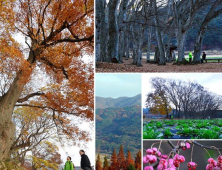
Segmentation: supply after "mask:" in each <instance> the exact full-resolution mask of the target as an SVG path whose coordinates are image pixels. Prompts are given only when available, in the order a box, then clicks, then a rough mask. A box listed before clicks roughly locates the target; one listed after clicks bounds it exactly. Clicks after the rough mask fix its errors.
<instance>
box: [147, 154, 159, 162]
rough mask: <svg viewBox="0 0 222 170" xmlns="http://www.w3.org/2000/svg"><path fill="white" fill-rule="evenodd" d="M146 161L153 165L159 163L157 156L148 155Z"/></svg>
mask: <svg viewBox="0 0 222 170" xmlns="http://www.w3.org/2000/svg"><path fill="white" fill-rule="evenodd" d="M146 159H148V160H149V162H150V163H151V164H152V163H154V162H156V161H157V157H156V156H155V155H146Z"/></svg>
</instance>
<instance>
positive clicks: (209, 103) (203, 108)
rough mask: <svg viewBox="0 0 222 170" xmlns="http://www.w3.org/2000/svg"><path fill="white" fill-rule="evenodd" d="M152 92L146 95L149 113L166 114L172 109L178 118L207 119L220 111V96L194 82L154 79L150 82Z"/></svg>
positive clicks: (221, 102) (221, 99) (221, 100)
mask: <svg viewBox="0 0 222 170" xmlns="http://www.w3.org/2000/svg"><path fill="white" fill-rule="evenodd" d="M150 82H151V85H152V87H153V89H154V91H152V92H150V93H149V94H148V95H147V99H146V106H147V107H149V108H150V112H151V113H155V114H159V113H161V114H163V115H165V114H166V117H167V118H168V117H169V113H170V112H171V111H172V110H173V109H174V113H173V114H174V115H175V116H177V117H178V118H181V117H185V118H195V117H198V118H207V117H208V116H212V114H214V113H215V111H217V110H219V109H222V96H221V95H217V94H215V93H212V92H210V91H208V90H206V89H205V88H204V87H203V86H201V85H200V84H198V83H194V82H190V81H189V82H185V81H181V80H174V79H167V78H160V77H155V78H152V79H151V80H150Z"/></svg>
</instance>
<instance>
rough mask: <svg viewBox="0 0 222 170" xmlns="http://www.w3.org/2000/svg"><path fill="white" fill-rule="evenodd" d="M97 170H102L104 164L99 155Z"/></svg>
mask: <svg viewBox="0 0 222 170" xmlns="http://www.w3.org/2000/svg"><path fill="white" fill-rule="evenodd" d="M96 169H98V170H102V169H103V168H102V162H101V160H100V155H99V154H98V156H97V159H96Z"/></svg>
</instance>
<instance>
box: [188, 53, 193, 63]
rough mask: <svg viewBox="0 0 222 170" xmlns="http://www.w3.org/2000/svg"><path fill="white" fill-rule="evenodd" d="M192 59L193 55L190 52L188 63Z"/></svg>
mask: <svg viewBox="0 0 222 170" xmlns="http://www.w3.org/2000/svg"><path fill="white" fill-rule="evenodd" d="M192 57H193V54H192V52H191V51H190V52H189V63H191V62H192Z"/></svg>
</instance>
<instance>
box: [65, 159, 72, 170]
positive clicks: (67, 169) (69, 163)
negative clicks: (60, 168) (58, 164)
mask: <svg viewBox="0 0 222 170" xmlns="http://www.w3.org/2000/svg"><path fill="white" fill-rule="evenodd" d="M71 159H72V158H71V157H70V156H68V157H67V161H66V164H65V168H64V170H74V169H75V168H74V164H73V163H72V161H71Z"/></svg>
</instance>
